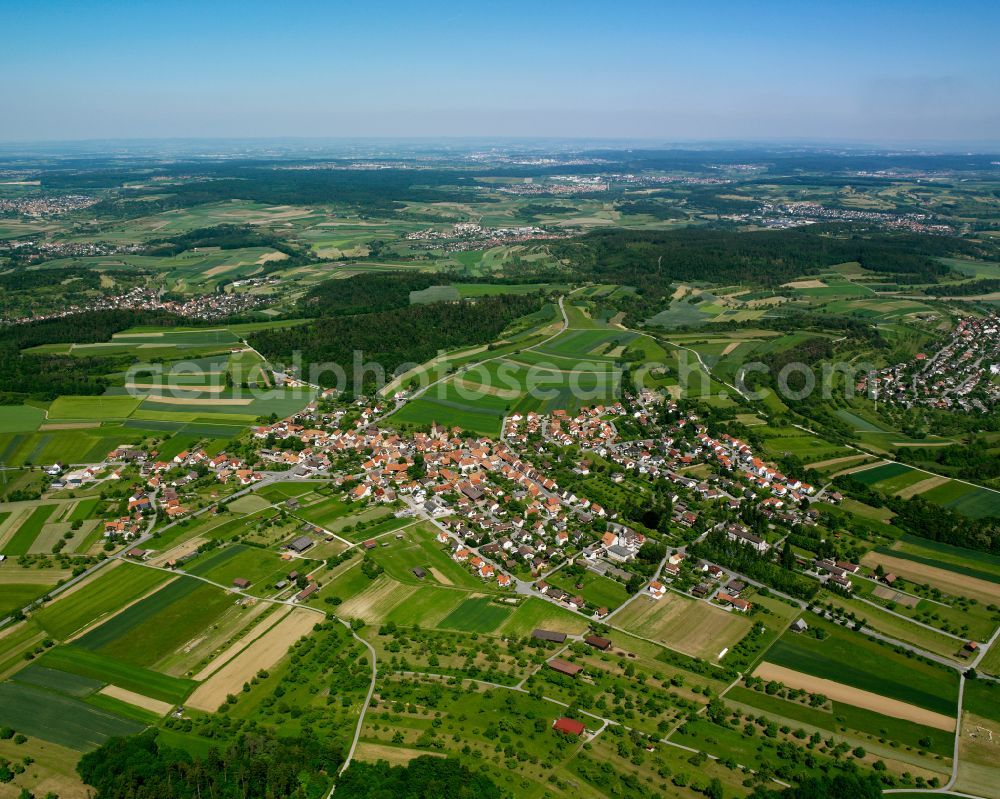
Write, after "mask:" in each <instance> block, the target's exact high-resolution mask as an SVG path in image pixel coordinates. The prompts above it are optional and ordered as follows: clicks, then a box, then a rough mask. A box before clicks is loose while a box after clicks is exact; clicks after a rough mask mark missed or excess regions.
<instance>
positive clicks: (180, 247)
mask: <svg viewBox="0 0 1000 799" xmlns="http://www.w3.org/2000/svg"><path fill="white" fill-rule="evenodd" d="M196 247H218V248H219V249H220V250H238V249H240V248H242V247H271V248H272V249H275V250H278V251H280V252H283V253H285V254H287V255H290V256H294V255H297V254H298V248H296V247H295V246H293V245H291V244H290V243H289V242H288V241H287V240H286V239H283V238H281V237H280V236H276V235H274V234H273V233H270V232H268V231H266V230H262V229H261V228H259V227H252V226H251V225H215V226H214V227H206V228H198V229H197V230H189V231H188V232H187V233H178V234H177V235H174V236H170V237H168V238H159V239H152V240H151V241H150V242H149V244H148V249H147V250H146V254H147V255H156V256H161V257H169V256H172V255H178V254H180V253H182V252H184V251H185V250H193V249H195V248H196Z"/></svg>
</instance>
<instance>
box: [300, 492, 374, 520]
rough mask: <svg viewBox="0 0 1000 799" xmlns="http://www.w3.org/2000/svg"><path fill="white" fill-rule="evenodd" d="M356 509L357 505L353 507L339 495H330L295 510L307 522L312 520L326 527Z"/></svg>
mask: <svg viewBox="0 0 1000 799" xmlns="http://www.w3.org/2000/svg"><path fill="white" fill-rule="evenodd" d="M358 507H360V506H358ZM356 509H357V507H356V508H352V507H351V504H350V503H349V502H346V501H345V500H343V499H340V498H339V497H330V498H328V499H324V500H321V501H320V502H317V503H315V504H313V505H307V506H306V507H304V508H299V509H298V510H297V511H296V512H295V515H296V516H297V517H299V518H301V519H305V520H306V521H307V522H311V523H312V524H316V525H319V526H320V527H326V526H328V525H330V524H333V523H334V522H335V521H336V520H337V519H341V518H343V517H344V516H348V515H350V513H351V511H352V510H356Z"/></svg>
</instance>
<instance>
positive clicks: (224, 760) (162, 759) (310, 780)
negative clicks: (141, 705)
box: [77, 730, 344, 799]
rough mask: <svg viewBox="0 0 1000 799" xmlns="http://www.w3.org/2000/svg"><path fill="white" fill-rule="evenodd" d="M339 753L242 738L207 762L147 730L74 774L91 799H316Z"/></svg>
mask: <svg viewBox="0 0 1000 799" xmlns="http://www.w3.org/2000/svg"><path fill="white" fill-rule="evenodd" d="M343 759H344V758H343V753H342V752H341V751H340V750H339V749H332V748H329V747H327V746H324V745H323V744H321V743H320V742H319V741H318V740H317V739H315V738H312V737H308V736H306V735H303V736H301V737H298V738H276V737H274V736H273V735H272V734H270V733H268V732H265V731H261V732H258V733H255V734H253V735H241V736H240V737H239V738H237V739H236V740H235V741H233V742H232V743H230V744H229V745H228V746H227V747H226V749H225V751H222V752H220V751H219V750H218V749H214V748H213V749H210V750H209V752H208V754H207V755H206V756H205V757H204V758H198V757H193V756H192V755H191V754H189V753H188V752H185V751H183V750H180V749H173V748H170V747H167V746H160V744H159V742H158V741H157V732H156V731H155V730H150V731H148V732H145V733H143V734H141V735H136V736H132V737H130V738H112V739H110V740H109V741H107V742H106V743H105V744H104V745H102V746H101V747H100V748H98V749H95V750H94V751H93V752H88V753H87V754H85V755H84V756H83V757H81V758H80V762H79V763H78V764H77V772H78V773H79V774H80V777H81V778H82V779H83V781H84V782H85V783H87V784H88V785H92V786H93V787H94V788H96V789H97V793H96V795H95V799H189V798H191V799H207V798H208V797H213V799H277V797H283V798H284V797H288V799H320V797H323V796H326V794H327V791H328V790H329V787H330V779H329V777H328V776H327V775H332V774H333V773H334V772H335V770H336V768H337V766H339V765H340V763H342V762H343Z"/></svg>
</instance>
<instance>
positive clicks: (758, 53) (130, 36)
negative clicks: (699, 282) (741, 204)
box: [0, 0, 1000, 145]
mask: <svg viewBox="0 0 1000 799" xmlns="http://www.w3.org/2000/svg"><path fill="white" fill-rule="evenodd" d="M0 30H2V31H3V34H2V39H0V41H2V45H0V75H2V76H3V77H2V78H0V140H33V139H79V138H133V137H139V138H147V137H157V138H159V137H230V136H239V137H267V136H310V137H311V136H402V137H413V136H435V137H437V136H558V137H605V136H606V137H627V138H633V137H634V138H652V139H658V140H662V141H682V140H698V139H709V140H734V139H781V140H790V139H792V140H793V139H804V140H830V139H835V140H852V141H878V142H886V143H891V142H898V143H900V144H904V143H914V142H926V141H945V142H949V141H950V142H954V143H956V145H957V144H959V143H967V142H979V143H982V142H993V143H996V142H1000V55H998V48H997V46H996V34H997V31H998V30H1000V3H996V2H964V3H945V2H923V1H922V0H911V1H910V2H897V0H879V2H849V1H848V2H845V1H844V0H836V2H834V1H833V0H830V1H829V2H813V0H801V1H800V2H761V1H758V2H754V1H753V0H743V1H742V2H699V3H691V2H677V3H674V2H665V1H664V2H628V0H625V1H624V2H618V3H609V2H606V1H605V2H588V1H587V0H577V1H576V2H550V1H549V0H535V1H534V2H531V3H527V2H503V3H496V2H494V3H476V2H474V0H466V1H465V2H461V3H445V2H383V1H381V0H370V2H347V1H346V0H327V2H310V1H309V0H306V1H305V2H293V3H281V2H269V3H264V2H257V1H256V0H243V2H214V1H213V0H201V2H186V1H185V0H180V1H179V2H166V1H162V2H146V1H144V0H119V2H89V1H88V0H77V2H68V1H67V2H56V1H55V0H30V1H28V2H17V0H0Z"/></svg>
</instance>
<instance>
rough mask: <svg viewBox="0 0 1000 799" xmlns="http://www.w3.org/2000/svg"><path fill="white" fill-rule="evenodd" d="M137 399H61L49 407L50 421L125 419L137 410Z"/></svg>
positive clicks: (125, 397)
mask: <svg viewBox="0 0 1000 799" xmlns="http://www.w3.org/2000/svg"><path fill="white" fill-rule="evenodd" d="M139 402H140V400H139V399H138V398H136V397H129V396H124V397H65V396H64V397H59V398H57V399H56V400H54V401H53V402H52V404H51V405H50V406H49V419H84V420H86V421H91V420H94V419H125V418H126V417H128V415H129V414H131V413H132V411H134V410H135V409H136V408H138V407H139Z"/></svg>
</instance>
